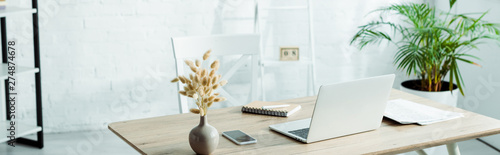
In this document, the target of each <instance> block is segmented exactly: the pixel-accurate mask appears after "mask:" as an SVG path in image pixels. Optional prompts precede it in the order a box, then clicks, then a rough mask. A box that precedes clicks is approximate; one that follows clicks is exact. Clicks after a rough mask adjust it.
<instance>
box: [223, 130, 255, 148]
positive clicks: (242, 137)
mask: <svg viewBox="0 0 500 155" xmlns="http://www.w3.org/2000/svg"><path fill="white" fill-rule="evenodd" d="M222 135H223V136H224V137H226V138H227V139H229V140H231V141H233V142H234V143H236V144H238V145H245V144H253V143H257V139H255V138H252V137H250V136H249V135H247V134H245V133H243V132H241V131H240V130H233V131H226V132H222Z"/></svg>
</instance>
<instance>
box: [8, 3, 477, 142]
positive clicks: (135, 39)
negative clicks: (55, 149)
mask: <svg viewBox="0 0 500 155" xmlns="http://www.w3.org/2000/svg"><path fill="white" fill-rule="evenodd" d="M391 2H399V1H396V0H391V1H384V0H376V1H372V0H369V1H368V0H355V1H330V0H314V18H315V19H314V25H315V27H314V28H315V31H314V32H315V35H316V58H317V62H316V66H317V68H316V70H317V83H318V84H327V83H333V82H338V81H344V80H349V79H353V78H360V77H367V76H374V75H380V74H386V73H394V72H396V71H395V67H393V65H392V56H393V54H394V49H393V48H386V47H383V46H382V47H376V48H368V49H366V50H364V51H361V52H359V51H358V50H357V49H356V48H354V47H351V46H349V45H348V43H349V40H350V39H351V37H352V36H353V35H354V33H355V32H356V30H357V28H356V27H357V26H359V25H363V24H365V23H367V22H368V21H370V20H374V19H376V18H377V17H376V16H365V15H366V14H367V13H368V12H369V11H371V10H373V9H376V8H379V7H381V6H387V5H388V4H390V3H391ZM9 5H15V6H30V1H28V0H19V1H9ZM40 8H41V9H40V20H41V22H40V25H41V29H40V36H41V38H40V39H41V53H42V54H41V55H42V57H41V61H42V64H41V65H42V88H43V104H44V109H43V112H44V125H45V129H44V130H45V131H46V132H66V131H78V130H93V129H105V128H106V124H107V123H110V122H115V121H121V120H129V119H138V118H145V117H153V116H161V115H168V114H176V113H177V112H178V110H177V108H178V107H177V95H176V87H175V85H174V84H170V83H169V80H170V79H171V78H173V77H174V76H175V70H174V61H173V58H172V49H171V44H170V37H176V36H190V35H208V34H213V33H248V32H252V31H253V27H252V26H251V24H252V23H253V21H252V20H246V21H239V22H237V21H222V20H221V19H222V18H221V16H224V17H253V2H252V1H244V0H235V1H222V0H221V1H217V0H210V1H206V0H182V1H181V0H78V1H71V0H64V1H63V0H60V1H56V0H43V1H40ZM286 15H292V17H295V16H294V15H295V13H290V14H287V13H283V16H286ZM30 17H31V16H30V15H19V16H16V17H12V18H8V19H7V23H8V31H9V37H11V38H16V39H17V40H18V42H19V51H21V52H22V56H20V58H19V61H20V62H22V63H23V64H25V65H32V63H33V62H32V61H31V60H32V52H31V51H32V47H31V46H32V41H31V40H30V37H31V35H30V34H31V30H30V27H29V26H30V22H31V20H30ZM276 18H278V19H281V18H279V16H277V17H276ZM283 18H285V17H283ZM14 19H15V20H14ZM298 22H299V23H296V24H297V25H298V26H296V27H291V26H290V27H281V28H282V29H284V30H288V29H291V31H292V32H297V31H307V27H305V26H307V24H304V23H303V21H300V20H298ZM292 24H293V22H292ZM25 25H27V26H25ZM300 34H301V35H307V33H304V34H302V33H300ZM274 37H276V38H280V37H281V38H283V37H282V36H280V35H279V34H277V35H276V36H274ZM298 37H299V38H302V37H304V38H305V37H307V36H298ZM276 52H278V51H276ZM485 66H486V65H485ZM303 70H304V69H297V68H294V67H281V68H280V67H277V68H270V69H268V70H267V71H266V80H267V79H269V80H268V81H269V82H266V84H265V85H266V87H268V88H267V91H266V93H267V94H268V96H271V97H272V98H270V100H278V99H286V98H291V97H300V96H304V95H305V94H304V89H302V88H297V87H294V86H293V85H290V83H293V84H297V85H303V83H304V82H305V81H304V80H303V79H304V78H305V75H304V74H302V72H303ZM396 73H397V74H398V75H399V77H398V81H397V82H395V83H396V84H399V81H402V80H403V79H406V77H405V76H404V74H401V73H399V72H396ZM244 78H245V76H243V74H241V76H239V77H235V78H234V79H231V80H232V81H244V80H242V79H244ZM24 81H25V82H23V83H24V84H25V86H22V87H23V88H25V89H24V90H28V91H25V92H23V93H24V95H25V97H23V98H22V101H23V102H22V103H21V104H20V105H19V106H20V107H21V108H19V109H21V110H20V113H21V114H22V116H23V117H24V118H27V119H29V120H31V121H34V115H35V114H34V110H33V109H34V106H31V105H34V103H33V102H34V100H33V99H32V98H33V92H34V89H33V87H34V85H33V84H32V82H30V81H32V80H30V79H29V78H26V79H25V80H24ZM20 87H21V86H20ZM395 87H398V86H397V85H396V86H395ZM238 89H239V88H238V87H234V88H231V89H230V91H231V90H233V91H235V92H237V91H238Z"/></svg>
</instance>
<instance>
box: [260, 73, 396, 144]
mask: <svg viewBox="0 0 500 155" xmlns="http://www.w3.org/2000/svg"><path fill="white" fill-rule="evenodd" d="M394 78H395V75H394V74H389V75H383V76H377V77H370V78H364V79H358V80H353V81H348V82H341V83H335V84H329V85H322V86H321V87H320V89H319V92H318V97H317V99H316V104H315V106H314V112H313V115H312V117H311V118H308V119H303V120H297V121H291V122H286V123H281V124H274V125H270V126H269V128H271V130H273V131H276V132H279V133H281V134H284V135H286V136H289V137H291V138H294V139H296V140H298V141H301V142H304V143H312V142H317V141H321V140H326V139H331V138H336V137H341V136H346V135H352V134H356V133H360V132H365V131H370V130H375V129H377V128H379V127H380V125H381V123H382V118H383V116H384V110H385V106H386V104H387V99H388V98H389V94H390V92H391V89H392V84H393V82H394Z"/></svg>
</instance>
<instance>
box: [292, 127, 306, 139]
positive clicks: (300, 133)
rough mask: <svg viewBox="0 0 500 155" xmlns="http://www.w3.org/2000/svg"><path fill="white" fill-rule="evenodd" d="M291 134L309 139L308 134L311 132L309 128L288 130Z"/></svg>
mask: <svg viewBox="0 0 500 155" xmlns="http://www.w3.org/2000/svg"><path fill="white" fill-rule="evenodd" d="M288 132H289V133H291V134H294V135H296V136H299V137H302V138H304V139H307V134H309V128H304V129H298V130H293V131H288Z"/></svg>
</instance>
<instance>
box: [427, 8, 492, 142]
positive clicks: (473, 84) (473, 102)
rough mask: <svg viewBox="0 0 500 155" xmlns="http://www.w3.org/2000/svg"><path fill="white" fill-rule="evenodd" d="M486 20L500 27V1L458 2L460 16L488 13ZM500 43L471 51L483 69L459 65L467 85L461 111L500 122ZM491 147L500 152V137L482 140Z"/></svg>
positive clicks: (460, 105) (482, 46) (461, 100)
mask: <svg viewBox="0 0 500 155" xmlns="http://www.w3.org/2000/svg"><path fill="white" fill-rule="evenodd" d="M436 5H437V7H438V8H441V9H447V8H448V6H449V5H448V4H447V3H444V1H437V2H436ZM488 10H489V13H488V15H486V16H485V17H484V18H483V19H484V20H487V21H489V22H493V23H500V17H499V16H498V15H499V14H500V1H498V0H460V1H457V4H456V11H457V12H458V13H477V12H484V11H488ZM499 45H500V44H499V43H494V42H491V41H490V42H487V43H485V44H483V45H480V46H478V47H479V50H471V51H470V52H469V53H470V54H473V55H475V56H477V57H479V58H481V60H479V61H477V63H479V64H480V65H482V67H477V66H474V65H470V64H465V63H464V64H460V67H461V68H460V69H461V72H462V75H463V78H464V82H465V86H466V88H465V92H464V93H465V97H460V98H459V107H461V108H463V109H465V110H469V111H474V112H477V113H480V114H483V115H486V116H489V117H493V118H496V119H500V112H499V111H500V72H499V70H498V68H500V62H499V61H498V60H499V58H500V47H499ZM483 139H484V140H486V141H487V142H489V143H490V144H492V145H494V146H495V147H497V148H500V136H498V135H497V136H490V137H486V138H483Z"/></svg>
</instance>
